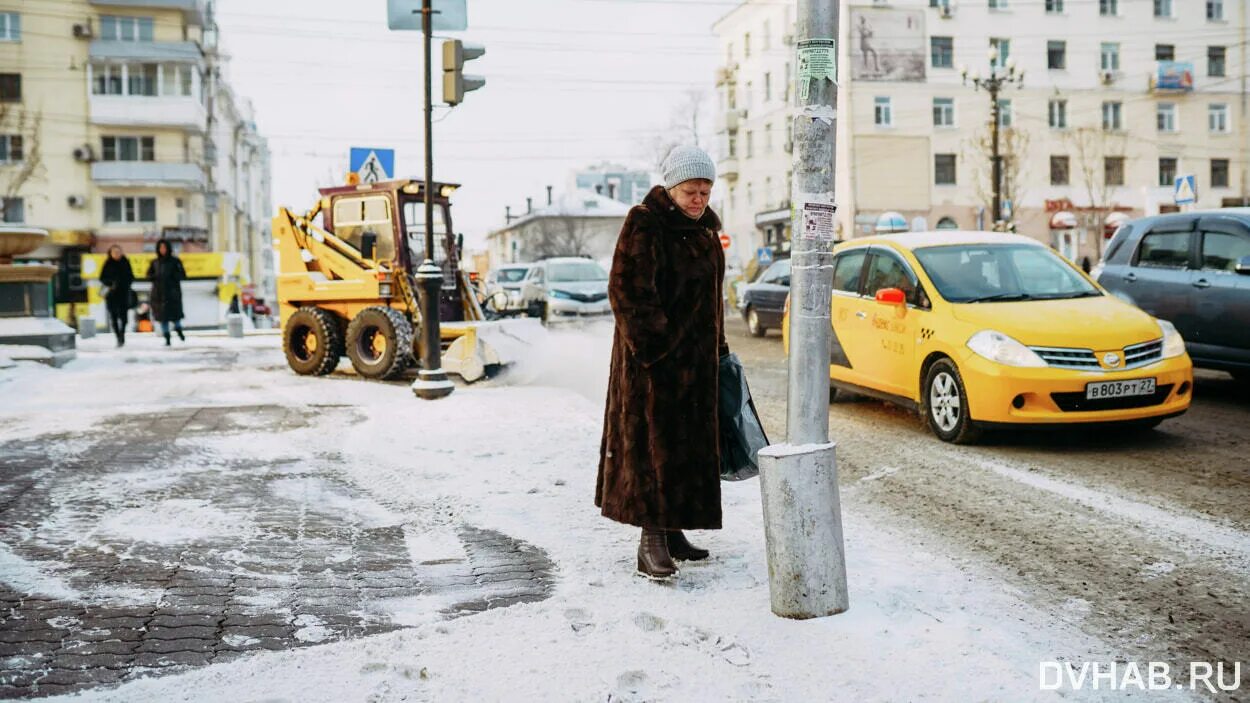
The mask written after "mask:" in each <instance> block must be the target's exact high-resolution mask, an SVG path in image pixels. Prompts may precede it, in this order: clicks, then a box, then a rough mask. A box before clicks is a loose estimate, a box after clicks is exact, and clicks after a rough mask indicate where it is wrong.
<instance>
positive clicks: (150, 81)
mask: <svg viewBox="0 0 1250 703" xmlns="http://www.w3.org/2000/svg"><path fill="white" fill-rule="evenodd" d="M126 72H127V74H128V75H127V78H126V92H127V94H129V95H147V96H155V95H156V85H157V80H156V74H157V69H156V64H154V63H136V64H130V66H128V67H127V70H126Z"/></svg>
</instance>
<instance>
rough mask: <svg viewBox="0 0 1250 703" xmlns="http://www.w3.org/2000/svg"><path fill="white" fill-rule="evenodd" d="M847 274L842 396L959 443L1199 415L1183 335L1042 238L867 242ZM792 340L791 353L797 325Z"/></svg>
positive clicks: (841, 258) (990, 235)
mask: <svg viewBox="0 0 1250 703" xmlns="http://www.w3.org/2000/svg"><path fill="white" fill-rule="evenodd" d="M833 266H834V269H833V291H832V293H833V295H832V303H831V313H832V323H833V346H832V350H831V354H830V364H829V378H830V383H831V387H832V390H831V396H832V395H833V394H834V393H835V392H836V390H837V389H846V390H851V391H854V392H858V393H863V394H866V395H870V396H874V397H878V398H882V399H885V400H889V401H893V402H897V403H899V404H901V405H904V406H908V407H912V408H915V409H917V410H918V411H919V412H920V414H921V416H922V417H923V418H924V419H925V422H926V423H927V424H928V426H929V427H930V429H931V430H932V431H933V433H934V434H936V435H937V436H938V437H939V438H940V439H942V440H944V441H947V442H956V443H966V442H972V441H974V440H975V439H976V438H977V436H978V434H979V433H980V431H981V430H982V429H984V428H987V427H1019V426H1021V425H1056V424H1061V423H1065V424H1067V423H1071V424H1075V423H1108V422H1117V423H1132V424H1136V425H1140V426H1151V427H1153V426H1154V425H1157V424H1158V423H1160V422H1162V421H1163V420H1165V419H1167V418H1169V417H1175V416H1177V415H1180V414H1181V413H1183V412H1185V411H1186V410H1187V409H1188V408H1189V402H1190V397H1191V396H1192V392H1191V391H1192V388H1193V366H1192V364H1191V363H1190V360H1189V356H1188V355H1187V354H1186V353H1185V342H1184V340H1183V339H1182V338H1181V335H1180V334H1179V333H1177V331H1176V328H1175V327H1173V326H1172V324H1171V323H1169V322H1166V321H1164V320H1158V319H1155V318H1154V317H1151V316H1150V315H1148V314H1147V313H1145V312H1143V311H1142V310H1140V309H1138V308H1136V307H1134V306H1132V305H1129V304H1128V303H1126V302H1124V301H1122V300H1120V299H1118V298H1116V297H1115V296H1112V295H1109V294H1107V293H1106V292H1105V291H1103V290H1102V289H1100V288H1099V287H1098V286H1097V285H1096V284H1095V283H1093V282H1092V281H1091V280H1090V279H1089V278H1087V277H1086V276H1085V275H1084V274H1083V273H1082V272H1081V271H1080V270H1079V269H1078V268H1077V267H1076V266H1074V265H1073V264H1072V263H1070V262H1069V261H1067V260H1066V259H1064V258H1063V257H1061V256H1059V255H1058V254H1056V253H1055V252H1054V251H1053V250H1052V249H1050V248H1049V247H1047V246H1045V245H1043V244H1040V243H1039V242H1037V241H1036V240H1034V239H1032V238H1029V237H1025V236H1022V235H1015V234H1005V233H998V232H960V231H952V230H944V231H942V232H912V233H904V234H891V235H881V236H875V237H865V238H863V239H855V240H852V241H849V242H845V243H843V244H840V245H838V246H837V247H836V248H835V249H834V260H833ZM782 335H783V338H784V341H785V343H786V347H787V350H788V348H789V341H790V340H789V319H788V316H787V319H785V320H784V322H783V327H782Z"/></svg>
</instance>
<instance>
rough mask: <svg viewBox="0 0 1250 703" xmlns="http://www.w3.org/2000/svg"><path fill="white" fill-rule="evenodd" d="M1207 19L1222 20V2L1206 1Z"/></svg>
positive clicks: (1219, 0)
mask: <svg viewBox="0 0 1250 703" xmlns="http://www.w3.org/2000/svg"><path fill="white" fill-rule="evenodd" d="M1207 19H1209V20H1217V21H1218V20H1222V19H1224V0H1207Z"/></svg>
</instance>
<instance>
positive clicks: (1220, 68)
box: [1207, 46, 1225, 78]
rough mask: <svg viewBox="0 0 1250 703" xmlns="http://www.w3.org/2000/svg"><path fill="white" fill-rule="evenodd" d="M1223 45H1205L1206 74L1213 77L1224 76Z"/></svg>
mask: <svg viewBox="0 0 1250 703" xmlns="http://www.w3.org/2000/svg"><path fill="white" fill-rule="evenodd" d="M1224 53H1225V52H1224V47H1222V46H1208V47H1207V75H1208V76H1212V77H1214V78H1223V77H1224Z"/></svg>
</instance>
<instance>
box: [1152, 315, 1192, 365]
mask: <svg viewBox="0 0 1250 703" xmlns="http://www.w3.org/2000/svg"><path fill="white" fill-rule="evenodd" d="M1155 321H1156V322H1158V323H1159V329H1161V330H1163V358H1164V359H1171V358H1172V357H1174V356H1180V355H1181V354H1184V353H1185V340H1184V339H1182V338H1181V333H1180V332H1177V331H1176V326H1175V325H1173V324H1172V323H1171V322H1168V321H1167V320H1155Z"/></svg>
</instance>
